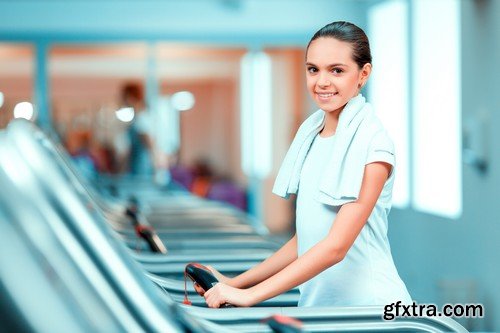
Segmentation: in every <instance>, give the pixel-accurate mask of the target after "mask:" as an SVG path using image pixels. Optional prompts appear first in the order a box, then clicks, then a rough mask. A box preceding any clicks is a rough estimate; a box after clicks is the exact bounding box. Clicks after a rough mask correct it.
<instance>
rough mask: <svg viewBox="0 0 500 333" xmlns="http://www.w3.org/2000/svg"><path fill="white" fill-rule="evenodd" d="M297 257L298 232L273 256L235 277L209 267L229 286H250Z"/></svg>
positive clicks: (274, 272) (271, 274)
mask: <svg viewBox="0 0 500 333" xmlns="http://www.w3.org/2000/svg"><path fill="white" fill-rule="evenodd" d="M295 259H297V234H295V235H294V236H293V237H292V238H291V239H290V240H289V241H288V242H286V244H285V245H283V246H282V247H281V248H280V249H279V250H278V251H276V252H275V253H273V255H272V256H270V257H269V258H267V259H266V260H264V261H263V262H261V263H259V264H258V265H256V266H254V267H252V268H251V269H249V270H248V271H246V272H244V273H241V274H240V275H238V276H236V277H234V278H228V277H227V276H224V275H222V274H221V273H220V272H218V271H217V270H216V269H215V268H213V267H212V266H207V267H208V268H209V269H210V270H211V271H212V273H214V275H215V276H216V277H217V279H218V280H219V281H221V282H223V283H224V284H227V285H228V286H231V287H235V288H250V287H252V286H254V285H256V284H257V283H260V282H262V281H264V280H265V279H267V278H269V277H271V276H273V275H274V274H276V273H277V272H279V271H280V270H282V269H283V268H285V267H286V266H288V265H289V264H290V263H291V262H293V261H294V260H295ZM200 291H201V290H200Z"/></svg>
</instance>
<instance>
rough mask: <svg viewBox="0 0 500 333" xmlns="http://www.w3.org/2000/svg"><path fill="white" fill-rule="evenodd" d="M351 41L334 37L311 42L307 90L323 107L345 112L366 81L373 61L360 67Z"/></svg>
mask: <svg viewBox="0 0 500 333" xmlns="http://www.w3.org/2000/svg"><path fill="white" fill-rule="evenodd" d="M352 52H353V51H352V47H351V45H350V44H349V43H347V42H343V41H340V40H338V39H335V38H331V37H320V38H317V39H315V40H313V41H312V42H311V44H310V45H309V49H308V51H307V54H306V78H307V90H308V91H309V93H310V94H311V96H312V98H313V100H314V101H315V102H316V104H318V106H319V107H320V109H322V110H323V111H326V112H335V111H338V112H340V111H342V109H343V108H344V106H345V105H346V104H347V102H348V101H349V100H350V99H351V98H353V97H355V96H356V95H358V93H359V90H360V89H361V87H362V86H363V85H364V84H365V83H366V80H368V77H369V75H370V71H371V64H365V65H364V66H363V68H361V69H360V68H359V66H358V64H357V63H356V62H355V61H354V59H353V56H352Z"/></svg>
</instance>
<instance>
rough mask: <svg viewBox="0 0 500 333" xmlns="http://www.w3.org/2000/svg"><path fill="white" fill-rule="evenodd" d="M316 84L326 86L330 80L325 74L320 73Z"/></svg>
mask: <svg viewBox="0 0 500 333" xmlns="http://www.w3.org/2000/svg"><path fill="white" fill-rule="evenodd" d="M317 84H318V86H320V87H328V86H329V85H330V84H331V82H330V79H329V78H328V77H327V76H326V75H320V76H319V78H318V82H317Z"/></svg>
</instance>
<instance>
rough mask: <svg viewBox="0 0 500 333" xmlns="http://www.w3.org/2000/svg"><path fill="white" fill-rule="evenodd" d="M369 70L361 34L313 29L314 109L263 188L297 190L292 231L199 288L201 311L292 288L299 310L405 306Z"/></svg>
mask: <svg viewBox="0 0 500 333" xmlns="http://www.w3.org/2000/svg"><path fill="white" fill-rule="evenodd" d="M371 70H372V65H371V54H370V47H369V43H368V38H367V37H366V35H365V33H364V32H363V30H361V29H360V28H359V27H357V26H355V25H354V24H352V23H348V22H334V23H331V24H328V25H326V26H325V27H323V28H322V29H320V30H319V31H318V32H317V33H316V34H315V35H314V36H313V37H312V39H311V41H310V42H309V45H308V47H307V51H306V77H307V89H308V91H309V93H310V94H311V96H312V98H313V99H314V101H315V102H316V104H317V105H318V106H319V108H320V110H318V111H316V112H315V113H314V114H312V115H311V116H310V117H309V118H308V119H307V120H306V121H305V122H304V123H303V124H302V125H301V126H300V128H299V130H298V132H297V134H296V136H295V139H294V141H293V142H292V145H291V147H290V149H289V151H288V153H287V155H286V157H285V160H284V162H283V165H282V166H281V169H280V172H279V174H278V177H277V179H276V183H275V186H274V189H273V192H274V193H276V194H278V195H280V196H282V197H285V198H286V197H288V195H289V194H297V214H296V216H297V221H296V223H297V227H296V230H297V231H296V234H295V235H294V236H293V237H292V239H290V240H289V241H288V242H287V243H286V244H285V245H284V246H283V247H282V248H281V249H279V250H278V251H277V252H276V253H275V254H273V255H272V256H271V257H269V258H268V259H266V260H265V261H264V262H262V263H261V264H259V265H257V266H255V267H253V268H252V269H250V270H248V271H246V272H244V273H242V274H241V275H239V276H237V277H234V278H228V277H226V276H224V275H222V274H220V273H219V272H217V271H216V270H215V269H213V268H210V269H211V270H212V271H213V272H214V274H215V275H216V276H217V277H218V278H219V280H220V281H221V283H218V284H217V285H215V286H214V287H213V288H212V289H210V290H209V291H207V292H206V293H205V294H204V297H205V300H206V302H207V304H208V305H209V306H210V307H215V308H216V307H219V306H220V305H221V304H224V303H231V304H233V305H236V306H252V305H254V304H257V303H259V302H262V301H264V300H266V299H269V298H272V297H274V296H277V295H279V294H281V293H283V292H286V291H287V290H290V289H292V288H294V287H297V286H300V287H299V289H300V300H299V306H361V305H386V304H390V303H392V302H395V301H401V302H403V303H407V304H408V303H411V302H412V300H411V297H410V295H409V294H408V291H407V289H406V286H405V284H404V283H403V281H402V280H401V278H400V277H399V275H398V273H397V270H396V268H395V265H394V262H393V259H392V256H391V252H390V246H389V241H388V238H387V227H388V221H387V215H388V214H389V211H390V208H391V196H392V187H393V182H394V171H393V168H394V164H395V161H394V148H393V144H392V141H391V140H390V139H389V137H388V135H387V133H386V131H385V130H384V128H383V127H382V125H381V123H380V121H379V120H378V118H377V117H376V116H375V114H374V112H373V111H372V110H371V106H370V104H368V103H366V102H365V98H364V97H363V96H362V95H361V94H360V90H361V88H362V87H363V86H364V85H365V84H366V82H367V80H368V78H369V76H370V72H371Z"/></svg>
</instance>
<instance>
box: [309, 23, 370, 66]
mask: <svg viewBox="0 0 500 333" xmlns="http://www.w3.org/2000/svg"><path fill="white" fill-rule="evenodd" d="M321 37H329V38H335V39H337V40H339V41H342V42H347V43H349V44H351V46H352V57H353V60H354V61H355V62H356V63H357V64H358V66H359V68H362V67H363V66H364V65H365V64H367V63H369V64H371V63H372V55H371V52H370V43H369V42H368V37H367V36H366V34H365V32H364V31H363V29H361V28H360V27H358V26H357V25H355V24H352V23H350V22H345V21H337V22H332V23H330V24H327V25H325V26H324V27H323V28H321V29H319V30H318V31H317V32H316V33H315V34H314V36H312V38H311V40H310V41H309V44H307V50H308V49H309V46H310V45H311V43H312V42H313V41H314V40H316V39H318V38H321ZM306 52H307V51H306Z"/></svg>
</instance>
